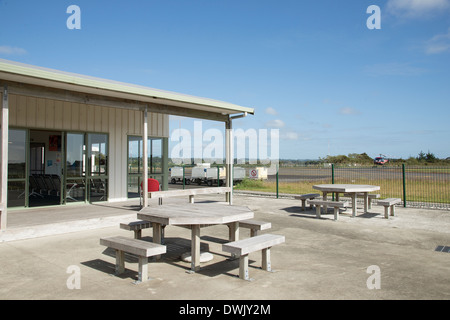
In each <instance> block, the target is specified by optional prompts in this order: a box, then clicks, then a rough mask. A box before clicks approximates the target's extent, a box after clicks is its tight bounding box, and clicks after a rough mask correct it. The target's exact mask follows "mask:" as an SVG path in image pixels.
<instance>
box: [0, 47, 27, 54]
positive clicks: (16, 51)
mask: <svg viewBox="0 0 450 320" xmlns="http://www.w3.org/2000/svg"><path fill="white" fill-rule="evenodd" d="M26 53H27V51H26V50H25V49H22V48H17V47H11V46H0V54H6V55H22V54H26Z"/></svg>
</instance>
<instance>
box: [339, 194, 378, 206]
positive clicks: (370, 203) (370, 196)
mask: <svg viewBox="0 0 450 320" xmlns="http://www.w3.org/2000/svg"><path fill="white" fill-rule="evenodd" d="M356 196H357V197H358V198H364V193H362V192H358V193H357V194H356ZM380 196H381V195H379V194H375V193H369V194H368V195H367V197H368V198H369V202H368V204H367V206H368V209H371V208H372V200H374V199H379V198H380ZM344 197H351V194H350V193H344Z"/></svg>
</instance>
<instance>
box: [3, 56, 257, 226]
mask: <svg viewBox="0 0 450 320" xmlns="http://www.w3.org/2000/svg"><path fill="white" fill-rule="evenodd" d="M0 99H1V100H0V101H1V108H2V112H1V139H0V141H1V157H0V158H1V193H0V210H1V215H0V230H4V229H6V227H7V212H8V209H12V208H27V207H35V206H44V205H62V206H63V205H70V204H72V203H92V202H96V201H122V200H125V199H128V198H131V197H136V196H139V186H140V184H141V182H142V183H143V186H144V190H146V184H147V177H153V178H155V179H158V180H159V181H160V182H161V184H162V186H163V189H166V188H167V180H168V176H167V174H168V168H167V163H168V138H169V121H168V118H169V115H179V116H188V117H192V118H197V119H208V120H215V121H220V122H223V123H224V124H225V128H226V129H227V130H226V131H227V137H226V146H227V147H226V150H227V166H229V169H230V170H227V172H232V170H231V169H232V168H231V167H232V165H233V164H232V161H231V159H233V156H232V147H231V144H232V137H231V135H232V131H231V128H232V120H233V119H234V118H236V117H242V116H245V115H247V114H254V110H253V109H252V108H247V107H242V106H238V105H234V104H231V103H227V102H222V101H217V100H211V99H206V98H199V97H194V96H189V95H184V94H179V93H174V92H168V91H162V90H157V89H152V88H148V87H142V86H136V85H132V84H127V83H120V82H115V81H109V80H104V79H99V78H93V77H88V76H83V75H78V74H73V73H66V72H61V71H56V70H50V69H46V68H40V67H36V66H30V65H25V64H22V63H17V62H12V61H7V60H2V59H0ZM143 141H144V142H145V141H146V142H147V143H143ZM143 154H148V155H149V156H148V157H143V156H142V155H143ZM149 162H150V163H149ZM229 179H230V180H228V181H231V177H229ZM229 185H231V186H232V183H229ZM143 198H144V199H143V201H144V205H146V204H147V203H148V199H147V195H146V194H144V197H143ZM231 198H232V194H230V195H229V199H230V202H231Z"/></svg>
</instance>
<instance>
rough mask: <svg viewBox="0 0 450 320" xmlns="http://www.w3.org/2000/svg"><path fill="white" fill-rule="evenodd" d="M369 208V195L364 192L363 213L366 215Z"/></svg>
mask: <svg viewBox="0 0 450 320" xmlns="http://www.w3.org/2000/svg"><path fill="white" fill-rule="evenodd" d="M368 207H369V193H368V192H364V213H367V211H368Z"/></svg>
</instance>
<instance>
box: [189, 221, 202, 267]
mask: <svg viewBox="0 0 450 320" xmlns="http://www.w3.org/2000/svg"><path fill="white" fill-rule="evenodd" d="M191 270H192V271H193V272H195V271H198V270H200V225H192V227H191Z"/></svg>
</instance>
